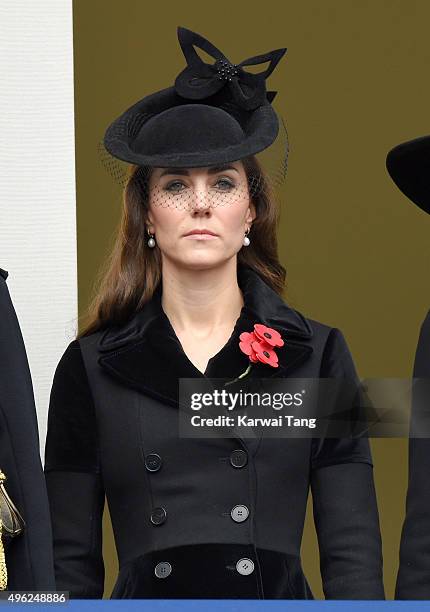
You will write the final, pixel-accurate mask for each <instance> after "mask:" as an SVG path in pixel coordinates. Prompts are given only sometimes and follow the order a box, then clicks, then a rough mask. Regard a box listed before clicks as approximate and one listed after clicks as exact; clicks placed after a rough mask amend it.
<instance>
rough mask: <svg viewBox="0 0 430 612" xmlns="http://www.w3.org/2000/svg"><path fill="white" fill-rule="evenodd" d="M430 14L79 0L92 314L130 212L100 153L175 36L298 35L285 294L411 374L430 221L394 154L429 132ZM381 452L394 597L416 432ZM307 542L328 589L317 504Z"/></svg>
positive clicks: (85, 238)
mask: <svg viewBox="0 0 430 612" xmlns="http://www.w3.org/2000/svg"><path fill="white" fill-rule="evenodd" d="M429 21H430V3H428V2H427V0H403V1H400V0H391V1H387V0H360V2H358V1H357V0H296V1H291V0H282V1H277V2H275V1H273V0H266V1H265V2H264V3H263V2H255V3H252V2H248V3H244V2H237V3H233V2H231V1H225V0H218V1H217V2H216V3H210V2H203V1H202V0H199V1H196V0H193V1H189V2H181V3H174V2H170V3H169V2H167V3H166V2H158V3H157V2H147V1H146V0H91V1H88V0H75V1H74V50H75V100H76V164H77V166H76V170H77V198H78V199H77V216H78V270H79V305H80V311H81V313H82V312H83V310H84V308H85V306H86V305H87V301H88V299H89V296H90V292H91V288H92V284H93V282H94V279H95V276H96V273H97V270H98V267H99V265H100V264H101V262H102V260H103V258H104V257H105V255H106V253H107V252H108V249H109V248H110V245H111V241H112V238H113V235H114V232H115V230H116V224H117V222H118V219H119V211H120V190H119V188H118V187H117V186H115V184H114V183H113V181H112V180H111V179H110V177H109V176H108V175H107V173H106V172H105V170H104V169H103V167H102V166H101V164H100V162H99V158H98V154H97V143H98V141H99V140H100V139H101V138H102V136H103V133H104V130H105V128H106V126H107V125H108V124H109V123H110V122H111V121H112V120H113V118H115V117H116V116H117V115H119V114H120V113H121V112H122V111H123V110H125V108H127V107H128V106H130V105H131V104H132V103H133V102H135V101H137V100H138V99H139V98H141V97H143V96H144V95H146V94H148V93H151V92H153V91H155V90H157V89H161V88H164V87H167V86H169V85H171V84H172V83H173V80H174V77H175V76H176V75H177V74H178V72H179V71H180V70H181V69H182V68H183V67H184V65H185V63H184V58H183V56H182V53H181V50H180V48H179V44H178V42H177V38H176V27H177V26H178V25H182V26H185V27H187V28H190V29H191V30H195V31H197V32H199V33H201V34H203V35H204V36H206V37H207V38H209V40H211V41H212V42H214V44H215V45H216V46H218V47H219V48H220V49H221V50H222V51H223V52H225V53H226V55H227V57H229V59H230V60H231V61H233V62H234V63H238V62H240V61H241V60H242V59H244V58H246V57H250V56H252V55H256V54H258V53H263V52H266V51H269V50H272V49H276V48H279V47H283V46H286V47H288V52H287V55H286V56H285V57H284V58H283V60H282V61H281V63H280V64H279V65H278V67H277V69H276V71H275V72H274V73H273V75H272V76H271V77H270V79H269V88H270V89H275V90H277V91H278V96H277V99H276V100H275V103H274V106H275V107H276V109H277V110H278V111H280V112H281V113H282V114H283V115H284V117H285V118H286V122H287V127H288V133H289V138H290V145H291V153H290V163H289V171H288V180H287V183H286V185H285V188H284V192H283V204H282V206H283V210H282V223H281V226H280V229H279V240H280V251H281V258H282V261H283V263H284V265H286V267H287V270H288V275H289V276H288V278H289V286H288V293H287V294H286V298H287V301H289V302H290V304H292V305H293V306H294V307H296V308H298V309H299V310H301V311H302V312H304V313H305V314H306V315H307V316H309V317H311V318H315V319H318V320H320V321H322V322H325V323H327V324H329V325H333V326H336V327H339V328H341V329H342V331H343V332H344V334H345V336H346V338H347V340H348V342H349V345H350V348H351V350H352V352H353V355H354V358H355V360H356V364H357V367H358V370H359V373H360V375H361V376H362V377H380V376H381V377H382V376H383V377H407V376H410V375H411V370H412V363H413V355H414V352H415V347H416V342H417V337H418V332H419V326H420V324H421V321H422V320H423V318H424V316H425V314H426V312H427V309H428V307H430V283H429V282H428V270H429V269H430V240H429V239H430V217H428V216H427V215H426V214H425V213H423V212H421V211H420V210H418V209H417V208H415V207H414V206H413V205H412V204H410V203H409V201H408V200H407V199H406V198H405V197H404V196H402V195H401V194H400V193H399V192H398V191H397V189H396V188H395V187H394V185H393V184H392V183H391V181H390V180H389V178H388V176H387V173H386V170H385V155H386V152H387V151H388V150H389V149H390V148H391V147H392V146H394V145H395V144H397V143H399V142H401V141H403V140H407V139H409V138H412V137H415V136H418V135H421V134H425V133H428V132H430V127H429V118H430V117H429V102H430V84H429V79H428V74H429V72H428V71H429V66H430V45H429V43H428V23H429ZM372 448H373V455H374V464H375V468H374V470H375V478H376V486H377V493H378V501H379V509H380V520H381V527H382V536H383V541H384V572H385V584H386V592H387V597H388V598H392V597H393V593H394V582H395V576H396V570H397V563H398V545H399V538H400V529H401V524H402V520H403V516H404V501H405V491H406V479H407V443H406V440H405V439H386V440H372ZM285 469H286V470H288V466H285ZM124 518H125V520H126V517H124ZM105 519H106V529H105V531H106V537H105V544H104V551H105V558H106V570H107V584H106V595H105V596H109V595H110V591H111V589H112V586H113V582H114V580H115V577H116V570H117V561H116V553H115V548H114V543H113V539H112V534H111V530H110V525H109V517H108V514H107V513H106V516H105ZM285 520H286V521H288V515H286V517H285ZM302 550H303V564H304V569H305V572H306V574H307V576H308V578H309V581H310V584H311V586H312V588H313V590H314V593H315V595H316V596H317V597H322V596H323V594H322V590H321V581H320V577H319V559H318V549H317V542H316V536H315V532H314V528H313V524H312V515H311V506H310V505H309V512H308V517H307V522H306V529H305V536H304V540H303V549H302Z"/></svg>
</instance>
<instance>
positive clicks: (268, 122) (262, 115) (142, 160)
mask: <svg viewBox="0 0 430 612" xmlns="http://www.w3.org/2000/svg"><path fill="white" fill-rule="evenodd" d="M189 102H190V101H189V100H185V99H184V98H181V97H180V96H179V95H178V94H177V93H176V91H175V88H174V87H169V88H167V89H163V90H161V91H159V92H156V93H154V94H151V95H149V96H147V97H145V98H143V99H142V100H140V101H139V102H137V103H136V104H134V105H133V106H132V107H130V108H129V109H128V110H127V111H125V112H124V113H123V114H122V115H121V116H120V117H119V118H118V119H116V120H115V121H114V122H113V123H112V124H111V125H110V126H109V128H108V129H107V131H106V134H105V137H104V146H105V147H106V149H107V151H108V152H109V153H110V154H111V155H113V156H114V157H116V158H118V159H120V160H122V161H125V162H128V163H132V164H136V165H139V166H151V167H160V168H166V167H176V168H194V167H195V168H197V167H204V166H211V165H215V164H222V163H227V162H233V161H237V160H240V159H244V158H245V157H248V156H250V155H254V154H256V153H259V152H261V151H263V150H264V149H266V148H267V147H269V146H270V145H271V144H272V143H273V142H274V141H275V139H276V137H277V135H278V131H279V122H278V117H277V114H276V112H275V110H274V109H273V107H272V106H271V104H270V103H269V102H267V104H263V105H262V106H260V107H259V108H258V109H256V110H255V111H253V112H252V114H249V119H248V120H247V121H243V122H242V124H241V125H242V128H243V132H244V138H243V140H242V141H241V142H240V143H237V144H234V145H228V146H222V147H219V146H218V147H216V148H211V145H210V143H209V142H205V141H204V139H199V140H198V144H197V145H196V149H195V150H193V151H183V152H180V151H179V152H178V151H177V152H175V153H172V152H171V151H169V150H168V147H166V149H167V150H166V151H165V152H163V153H162V154H159V153H157V154H151V152H150V151H148V152H147V153H146V154H145V153H142V152H136V151H135V150H134V148H133V141H134V138H133V129H134V131H135V136H136V135H137V133H138V129H139V128H141V127H142V125H143V124H144V123H145V122H146V121H147V120H148V119H149V118H151V117H152V116H154V115H156V114H158V113H160V112H162V111H163V110H165V109H169V108H172V107H174V106H179V105H181V104H185V103H186V104H189ZM196 104H198V103H197V102H196ZM198 106H201V105H200V104H198ZM217 107H218V108H222V106H219V105H218V104H217ZM228 110H229V107H228V106H226V107H225V112H228ZM139 118H141V119H140V120H139ZM235 118H236V119H237V116H236V117H235ZM239 120H240V119H239ZM190 129H193V126H192V125H190Z"/></svg>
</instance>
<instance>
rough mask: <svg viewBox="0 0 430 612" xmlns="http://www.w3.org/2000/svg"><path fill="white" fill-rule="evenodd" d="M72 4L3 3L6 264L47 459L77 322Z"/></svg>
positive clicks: (1, 191) (1, 242) (0, 50)
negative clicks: (52, 399) (49, 428)
mask: <svg viewBox="0 0 430 612" xmlns="http://www.w3.org/2000/svg"><path fill="white" fill-rule="evenodd" d="M72 35H73V29H72V0H0V135H1V137H0V267H1V268H4V269H6V270H8V272H9V277H8V279H7V283H8V286H9V291H10V294H11V297H12V300H13V302H14V306H15V310H16V312H17V315H18V319H19V322H20V325H21V330H22V333H23V336H24V341H25V344H26V348H27V355H28V359H29V362H30V369H31V373H32V378H33V387H34V393H35V400H36V408H37V411H38V419H39V434H40V442H41V453H42V457H43V452H44V445H45V436H46V418H47V411H48V402H49V391H50V387H51V382H52V376H53V373H54V370H55V367H56V364H57V363H58V360H59V358H60V356H61V354H62V352H63V351H64V349H65V346H66V344H67V343H68V342H69V340H70V339H71V338H72V336H73V333H74V331H75V327H76V321H77V271H76V202H75V161H74V110H73V40H72Z"/></svg>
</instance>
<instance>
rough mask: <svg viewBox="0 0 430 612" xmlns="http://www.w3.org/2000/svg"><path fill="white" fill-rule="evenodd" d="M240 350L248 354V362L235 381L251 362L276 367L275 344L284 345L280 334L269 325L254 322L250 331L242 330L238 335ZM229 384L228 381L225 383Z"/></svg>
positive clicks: (241, 376) (246, 372)
mask: <svg viewBox="0 0 430 612" xmlns="http://www.w3.org/2000/svg"><path fill="white" fill-rule="evenodd" d="M239 338H240V342H239V347H240V350H241V351H242V352H243V353H245V355H248V357H249V361H250V364H249V366H248V367H247V368H246V370H245V372H243V373H242V374H241V375H240V376H238V377H237V378H235V379H234V380H232V381H231V382H235V381H236V380H239V379H240V378H243V377H244V376H246V375H247V374H248V373H249V371H250V369H251V367H252V364H253V363H258V362H261V363H266V364H267V365H270V366H272V368H277V367H278V355H277V354H276V352H275V348H276V347H277V346H284V341H283V340H282V337H281V334H280V333H279V332H277V331H276V330H275V329H272V328H271V327H267V326H266V325H263V324H262V323H256V324H255V325H254V330H253V331H252V332H242V333H241V334H240V336H239ZM227 384H230V383H227Z"/></svg>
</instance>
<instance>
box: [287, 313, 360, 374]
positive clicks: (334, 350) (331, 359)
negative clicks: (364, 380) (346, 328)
mask: <svg viewBox="0 0 430 612" xmlns="http://www.w3.org/2000/svg"><path fill="white" fill-rule="evenodd" d="M289 308H291V307H290V306H289ZM291 310H292V311H293V312H294V314H295V316H296V317H298V318H300V320H301V321H302V326H303V328H304V329H306V328H307V329H308V330H309V335H308V338H307V340H306V339H304V341H305V342H308V343H309V344H310V345H311V346H312V347H313V349H314V351H315V352H317V353H319V354H320V355H321V371H322V375H325V376H337V375H342V374H354V373H355V367H354V363H353V359H352V355H351V351H350V349H349V346H348V342H347V340H346V338H345V335H344V332H343V331H342V330H341V329H340V328H339V327H336V326H333V325H329V324H328V323H323V322H322V321H319V320H316V319H313V318H310V317H308V316H306V315H305V314H303V313H302V312H300V311H299V310H295V309H293V308H291Z"/></svg>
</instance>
